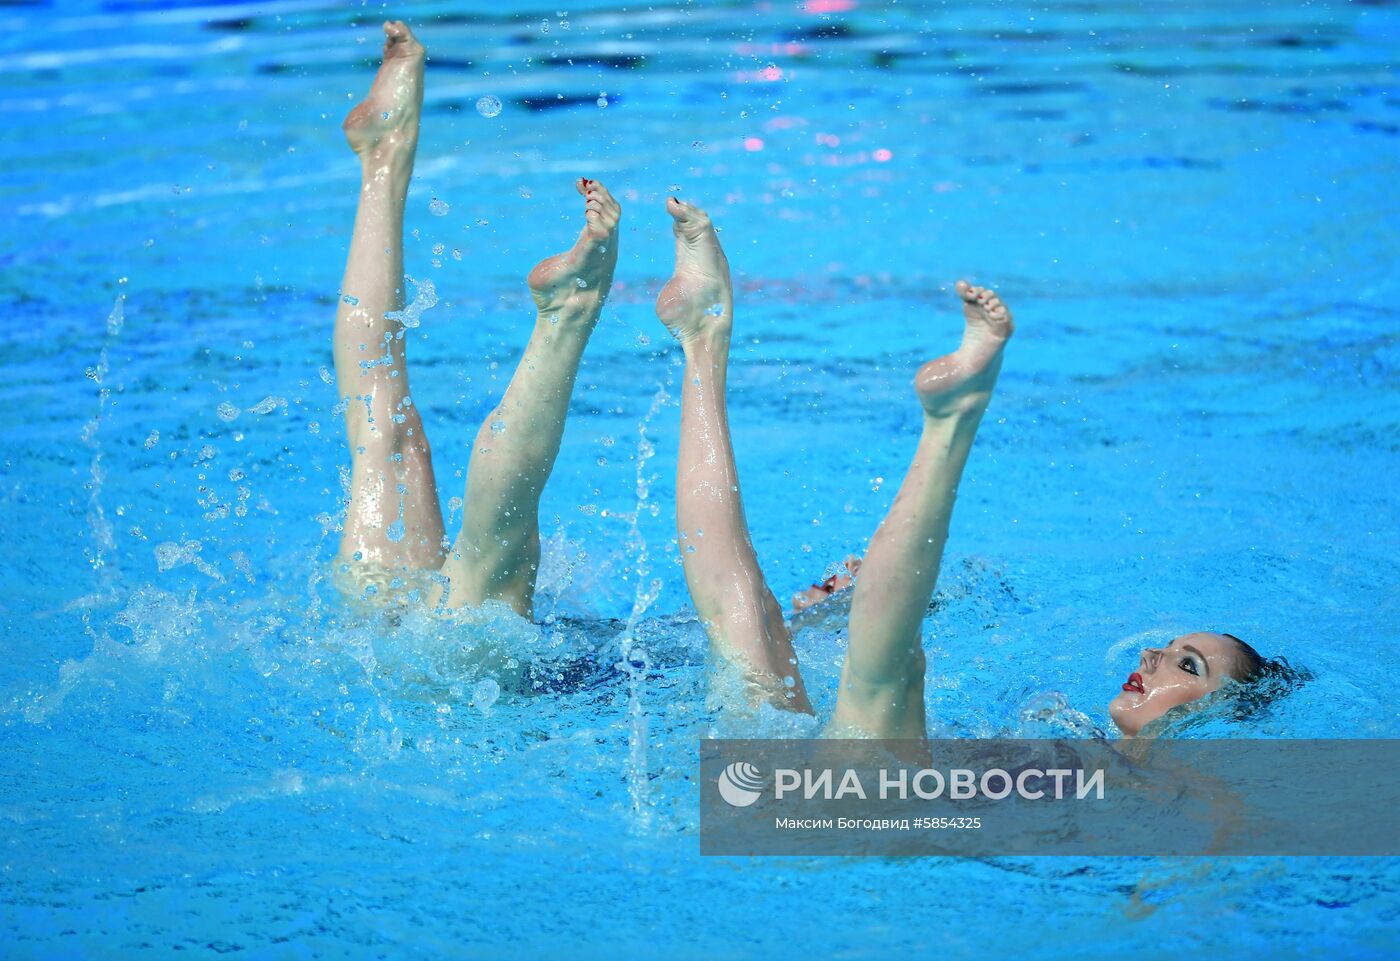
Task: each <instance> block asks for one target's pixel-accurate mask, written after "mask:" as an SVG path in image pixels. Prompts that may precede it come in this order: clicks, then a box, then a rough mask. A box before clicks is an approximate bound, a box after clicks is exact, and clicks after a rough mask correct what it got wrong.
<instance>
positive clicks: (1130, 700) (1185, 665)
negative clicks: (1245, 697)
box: [1108, 631, 1286, 737]
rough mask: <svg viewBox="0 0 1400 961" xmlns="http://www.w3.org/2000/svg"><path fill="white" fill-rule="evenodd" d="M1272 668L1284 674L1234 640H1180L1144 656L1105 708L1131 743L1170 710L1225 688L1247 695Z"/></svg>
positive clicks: (1199, 636) (1200, 636) (1210, 634)
mask: <svg viewBox="0 0 1400 961" xmlns="http://www.w3.org/2000/svg"><path fill="white" fill-rule="evenodd" d="M1276 665H1277V666H1278V667H1279V668H1280V669H1286V662H1281V661H1279V662H1276V661H1270V660H1266V659H1265V658H1264V657H1262V656H1261V655H1260V654H1259V652H1258V651H1256V650H1255V649H1254V648H1252V647H1250V646H1249V645H1248V644H1246V643H1245V642H1244V641H1242V640H1240V639H1239V638H1238V637H1235V636H1234V635H1233V634H1219V633H1216V632H1214V631H1201V632H1198V633H1196V634H1183V635H1182V636H1181V637H1178V638H1176V639H1175V640H1173V641H1172V642H1171V643H1169V644H1167V645H1166V646H1165V647H1149V648H1146V649H1144V650H1143V652H1142V654H1141V656H1140V657H1139V658H1138V666H1137V670H1135V671H1133V673H1132V674H1130V675H1129V676H1128V679H1127V681H1126V682H1125V683H1124V684H1123V690H1122V692H1121V693H1119V694H1118V695H1117V696H1116V697H1115V698H1114V699H1113V701H1112V702H1111V703H1110V704H1109V705H1108V713H1109V716H1110V717H1112V718H1113V723H1115V724H1117V725H1118V729H1119V730H1120V731H1122V732H1123V734H1124V736H1125V737H1133V736H1134V735H1136V734H1137V733H1138V732H1139V731H1141V730H1142V729H1143V728H1144V727H1145V726H1146V725H1147V724H1149V723H1150V722H1152V721H1155V720H1157V718H1159V717H1161V716H1162V715H1164V714H1166V713H1167V712H1168V711H1170V710H1171V709H1172V708H1175V707H1181V706H1182V705H1183V704H1189V703H1190V702H1192V701H1197V700H1200V699H1201V698H1203V697H1205V696H1206V695H1207V694H1211V693H1213V692H1215V691H1218V690H1220V689H1221V687H1222V686H1224V685H1230V686H1231V690H1238V691H1241V692H1243V691H1246V690H1248V688H1249V687H1250V686H1251V685H1253V684H1254V683H1255V682H1256V681H1258V680H1260V679H1261V678H1262V677H1263V676H1264V675H1266V674H1268V673H1270V672H1271V671H1273V669H1274V667H1275V666H1276ZM1234 685H1243V687H1242V688H1236V687H1234Z"/></svg>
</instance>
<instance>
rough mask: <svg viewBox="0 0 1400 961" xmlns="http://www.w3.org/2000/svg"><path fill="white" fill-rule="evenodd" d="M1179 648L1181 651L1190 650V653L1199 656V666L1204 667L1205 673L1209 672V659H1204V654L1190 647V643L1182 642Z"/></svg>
mask: <svg viewBox="0 0 1400 961" xmlns="http://www.w3.org/2000/svg"><path fill="white" fill-rule="evenodd" d="M1181 649H1182V650H1183V651H1190V652H1191V653H1192V654H1194V655H1196V656H1197V657H1199V658H1200V659H1201V666H1202V667H1204V668H1205V669H1206V674H1207V675H1208V674H1210V661H1207V660H1206V656H1205V655H1204V654H1202V653H1201V652H1200V651H1198V650H1196V649H1195V648H1194V647H1192V646H1191V645H1190V644H1183V645H1181Z"/></svg>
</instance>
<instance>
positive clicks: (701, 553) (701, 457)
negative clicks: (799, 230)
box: [656, 197, 812, 712]
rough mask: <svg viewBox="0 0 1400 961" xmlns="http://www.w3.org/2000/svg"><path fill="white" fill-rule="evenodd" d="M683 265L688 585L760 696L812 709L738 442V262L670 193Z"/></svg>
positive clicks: (679, 266) (668, 303)
mask: <svg viewBox="0 0 1400 961" xmlns="http://www.w3.org/2000/svg"><path fill="white" fill-rule="evenodd" d="M666 210H667V212H668V213H670V215H671V217H672V218H673V219H674V220H675V225H674V228H675V234H676V271H675V274H674V275H673V276H672V277H671V279H670V280H669V281H668V282H667V284H666V286H665V287H664V288H662V290H661V296H660V297H659V298H658V299H657V301H656V313H657V316H658V317H660V318H661V321H662V323H664V324H665V325H666V326H667V328H669V329H670V331H671V333H672V334H674V335H675V337H676V339H677V340H679V341H680V343H681V348H682V349H683V350H684V351H685V375H684V376H685V384H684V386H683V388H682V392H681V437H680V456H679V460H678V463H677V465H676V529H677V533H678V535H679V537H678V542H677V543H678V545H679V547H680V552H681V562H682V564H683V565H684V570H685V582H686V586H687V587H689V588H690V597H691V600H692V602H693V603H694V604H695V610H696V612H697V613H698V614H699V615H700V619H701V621H702V622H703V623H704V625H705V630H706V632H707V633H708V634H709V637H710V644H711V646H712V648H713V649H714V650H715V651H716V652H717V653H718V654H720V655H721V656H722V657H725V658H729V659H732V660H737V661H739V663H740V666H741V667H742V668H743V669H745V670H747V671H748V672H749V673H750V677H751V678H752V679H753V681H754V682H756V684H757V686H758V687H759V688H760V690H761V692H762V693H761V696H762V697H763V698H765V699H766V700H769V701H770V702H772V703H773V704H775V705H777V706H780V707H787V708H791V709H793V710H797V711H806V712H810V711H811V710H812V707H811V704H810V703H809V702H808V700H807V691H806V689H805V687H804V686H803V683H802V674H801V672H800V671H799V670H798V666H797V655H796V654H795V653H794V652H793V649H792V641H791V640H790V638H789V637H788V631H787V626H786V625H785V624H784V623H783V611H782V608H781V607H779V606H778V602H777V600H775V599H774V597H773V592H772V591H770V590H769V589H768V584H767V582H765V581H764V579H763V572H762V571H761V570H759V567H758V558H757V557H755V556H754V550H753V544H752V543H751V542H750V540H749V527H748V522H747V520H746V519H745V517H744V505H743V501H742V500H741V499H740V497H739V473H738V469H737V468H736V466H735V464H734V449H733V447H732V445H731V443H730V439H729V415H728V412H727V409H726V405H725V382H726V378H727V375H728V370H729V338H730V331H731V329H732V328H733V324H734V296H733V291H732V288H731V286H730V282H729V262H728V261H727V260H726V259H725V256H724V251H723V250H721V249H720V245H719V238H718V237H717V236H716V235H715V231H714V228H713V227H712V226H711V224H710V218H709V217H708V216H707V215H706V214H705V212H704V211H703V210H700V209H699V208H697V207H693V206H691V205H690V204H687V203H683V202H681V201H679V200H677V199H676V198H674V197H672V198H670V199H669V200H668V201H667V203H666Z"/></svg>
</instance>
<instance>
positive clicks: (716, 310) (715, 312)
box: [705, 304, 724, 317]
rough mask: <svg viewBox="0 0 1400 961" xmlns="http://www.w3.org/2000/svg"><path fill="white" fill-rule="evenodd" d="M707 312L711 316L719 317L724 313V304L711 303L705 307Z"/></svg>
mask: <svg viewBox="0 0 1400 961" xmlns="http://www.w3.org/2000/svg"><path fill="white" fill-rule="evenodd" d="M705 313H706V314H708V315H709V316H711V317H718V316H719V315H720V314H722V313H724V305H723V304H711V305H710V306H708V307H706V308H705Z"/></svg>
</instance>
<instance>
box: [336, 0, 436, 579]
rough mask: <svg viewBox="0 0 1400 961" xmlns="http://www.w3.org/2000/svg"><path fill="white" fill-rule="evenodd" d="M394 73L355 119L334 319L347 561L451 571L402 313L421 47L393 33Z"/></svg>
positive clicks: (387, 48) (400, 29) (349, 126)
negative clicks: (348, 232) (350, 207)
mask: <svg viewBox="0 0 1400 961" xmlns="http://www.w3.org/2000/svg"><path fill="white" fill-rule="evenodd" d="M384 36H385V38H386V39H385V43H384V62H383V65H382V66H381V67H380V68H379V73H378V75H377V76H376V77H375V78H374V84H373V86H372V87H371V88H370V92H369V96H368V97H366V98H365V100H364V102H362V103H361V104H360V105H359V106H357V107H355V109H354V110H352V111H350V115H349V116H348V117H346V118H345V125H344V126H345V136H346V139H347V140H349V142H350V146H351V147H352V148H353V149H354V151H355V153H356V154H357V155H359V158H360V163H361V167H362V170H363V179H362V183H361V187H360V203H359V209H358V210H357V211H356V213H355V229H354V234H353V235H352V236H351V239H350V254H349V257H348V258H347V260H346V264H345V279H344V280H343V281H342V282H341V301H340V304H339V305H338V307H337V308H336V317H335V371H336V382H337V390H338V391H339V393H340V396H341V400H342V402H344V403H345V405H346V406H345V432H346V435H347V437H348V439H349V442H350V457H351V469H350V475H351V479H350V504H349V509H348V511H347V514H346V518H345V529H344V533H343V534H342V536H341V541H340V552H339V556H340V557H341V558H343V559H345V560H356V561H363V562H366V563H370V564H376V565H381V566H384V567H389V568H410V569H415V568H421V569H428V570H433V569H436V568H437V567H438V566H439V565H440V564H441V563H442V539H443V534H442V514H441V512H440V510H439V508H438V500H437V485H436V483H435V481H434V479H433V463H432V455H431V452H430V451H429V449H428V438H427V436H426V435H425V434H424V433H423V422H422V419H421V418H420V417H419V414H418V408H417V407H415V406H414V405H413V401H412V399H411V397H410V395H409V390H408V368H407V367H406V365H405V358H404V340H403V336H404V329H403V326H402V324H400V323H399V322H398V321H397V320H393V319H390V318H389V317H387V316H386V315H387V314H389V313H391V312H393V311H396V310H402V309H403V306H404V289H403V215H404V200H405V198H406V196H407V193H408V181H409V177H410V175H411V174H412V173H413V157H414V152H415V150H416V148H417V145H418V118H419V112H420V108H421V105H422V101H423V58H424V51H423V47H422V45H421V44H420V43H419V42H418V41H417V40H416V39H415V38H414V36H413V34H412V33H411V32H409V29H408V27H407V26H405V25H404V24H403V23H402V22H398V21H395V22H393V23H386V24H384Z"/></svg>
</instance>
